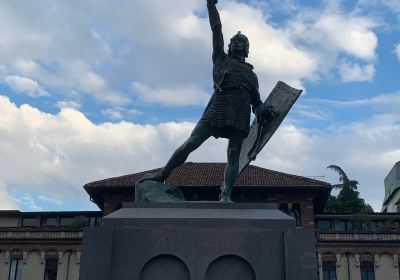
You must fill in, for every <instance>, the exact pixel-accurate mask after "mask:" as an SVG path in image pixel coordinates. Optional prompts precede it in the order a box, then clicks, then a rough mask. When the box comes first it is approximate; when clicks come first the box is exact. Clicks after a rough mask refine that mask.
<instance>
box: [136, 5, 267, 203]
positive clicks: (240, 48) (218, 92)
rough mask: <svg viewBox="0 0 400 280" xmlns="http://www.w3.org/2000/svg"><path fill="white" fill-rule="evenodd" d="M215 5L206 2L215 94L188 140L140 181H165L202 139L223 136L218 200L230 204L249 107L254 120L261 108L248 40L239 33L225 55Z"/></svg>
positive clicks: (248, 124) (247, 124) (246, 131)
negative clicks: (223, 162) (224, 159)
mask: <svg viewBox="0 0 400 280" xmlns="http://www.w3.org/2000/svg"><path fill="white" fill-rule="evenodd" d="M217 2H218V0H207V9H208V14H209V20H210V25H211V30H212V34H213V54H212V60H213V65H214V67H213V79H214V93H213V95H212V97H211V99H210V101H209V103H208V105H207V107H206V109H205V111H204V113H203V116H202V117H201V119H200V121H199V122H198V124H197V126H196V127H195V128H194V130H193V132H192V134H191V135H190V137H189V138H188V139H187V140H186V141H185V142H184V143H183V144H182V145H181V146H180V147H179V148H178V149H177V150H176V151H175V152H174V153H173V155H172V156H171V158H170V159H169V161H168V162H167V164H166V165H165V167H164V168H163V169H162V170H161V171H160V172H158V173H154V174H151V175H150V176H149V177H146V178H143V179H142V180H154V181H159V182H164V181H165V179H166V178H167V177H168V176H169V174H170V173H171V172H172V170H174V169H175V168H176V167H178V166H180V165H182V164H183V163H184V162H185V161H186V159H187V157H188V156H189V154H190V153H191V152H193V151H194V150H196V149H197V148H198V147H199V146H200V145H201V144H202V143H204V141H205V140H207V139H208V138H209V137H211V136H214V137H215V138H218V137H223V138H227V139H229V144H228V151H227V153H228V163H227V166H226V169H225V174H224V184H223V186H222V192H221V194H220V201H221V202H232V201H231V192H232V188H233V186H234V184H235V182H236V178H237V176H238V171H239V155H240V149H241V146H242V142H243V139H245V138H246V137H247V135H248V133H249V127H250V116H251V111H250V107H252V109H253V112H254V113H255V114H256V116H257V118H260V117H261V114H262V112H261V111H262V107H263V106H261V105H262V102H261V100H260V93H259V92H258V80H257V76H256V74H255V73H254V72H253V66H252V65H251V64H249V63H247V62H246V61H245V59H246V57H247V56H248V54H249V40H248V39H247V37H246V36H244V35H243V34H241V33H240V32H238V34H236V35H235V36H233V37H232V39H231V41H230V44H229V49H228V54H226V53H225V51H224V39H223V35H222V25H221V20H220V17H219V13H218V11H217V8H216V4H217ZM264 114H265V112H264Z"/></svg>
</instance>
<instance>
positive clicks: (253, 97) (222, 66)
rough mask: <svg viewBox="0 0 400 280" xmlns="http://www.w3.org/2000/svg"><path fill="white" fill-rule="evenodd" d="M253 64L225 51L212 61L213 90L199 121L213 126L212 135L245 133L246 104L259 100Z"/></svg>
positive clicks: (247, 107) (255, 105)
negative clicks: (235, 57)
mask: <svg viewBox="0 0 400 280" xmlns="http://www.w3.org/2000/svg"><path fill="white" fill-rule="evenodd" d="M252 69H253V66H252V65H251V64H248V63H245V62H239V61H237V60H235V59H232V58H231V57H229V56H228V55H227V54H225V53H224V54H223V55H222V56H220V57H218V58H217V59H216V61H215V62H214V69H213V79H214V93H213V95H212V97H211V99H210V101H209V103H208V105H207V107H206V109H205V111H204V113H203V116H202V118H201V120H200V122H201V123H208V124H209V125H211V126H212V127H214V128H217V129H214V131H215V133H214V134H216V135H214V136H215V137H224V138H229V136H230V135H231V133H233V130H238V131H240V132H242V133H243V136H244V137H246V136H247V135H248V133H249V126H250V116H251V111H250V106H251V105H253V108H256V107H257V106H258V105H259V104H261V100H260V94H259V92H258V80H257V76H256V75H255V73H254V72H253V71H252Z"/></svg>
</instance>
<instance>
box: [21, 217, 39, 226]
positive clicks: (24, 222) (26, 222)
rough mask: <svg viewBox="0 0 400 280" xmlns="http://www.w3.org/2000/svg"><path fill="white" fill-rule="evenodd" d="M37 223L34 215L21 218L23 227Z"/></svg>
mask: <svg viewBox="0 0 400 280" xmlns="http://www.w3.org/2000/svg"><path fill="white" fill-rule="evenodd" d="M37 225H38V219H37V218H36V217H27V218H23V219H22V226H23V227H36V226H37Z"/></svg>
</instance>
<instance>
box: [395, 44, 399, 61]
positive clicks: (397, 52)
mask: <svg viewBox="0 0 400 280" xmlns="http://www.w3.org/2000/svg"><path fill="white" fill-rule="evenodd" d="M395 53H396V55H397V58H398V59H399V60H400V44H398V45H397V47H396V49H395Z"/></svg>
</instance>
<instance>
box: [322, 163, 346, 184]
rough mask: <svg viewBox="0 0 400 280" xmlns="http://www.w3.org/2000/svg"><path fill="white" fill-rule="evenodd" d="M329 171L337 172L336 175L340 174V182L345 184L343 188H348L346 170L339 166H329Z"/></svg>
mask: <svg viewBox="0 0 400 280" xmlns="http://www.w3.org/2000/svg"><path fill="white" fill-rule="evenodd" d="M327 168H328V169H331V170H333V171H335V172H336V173H338V174H339V181H340V182H342V183H343V186H348V185H349V181H350V180H349V177H347V174H346V172H344V170H343V169H342V168H341V167H340V166H338V165H329V166H328V167H327Z"/></svg>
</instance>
